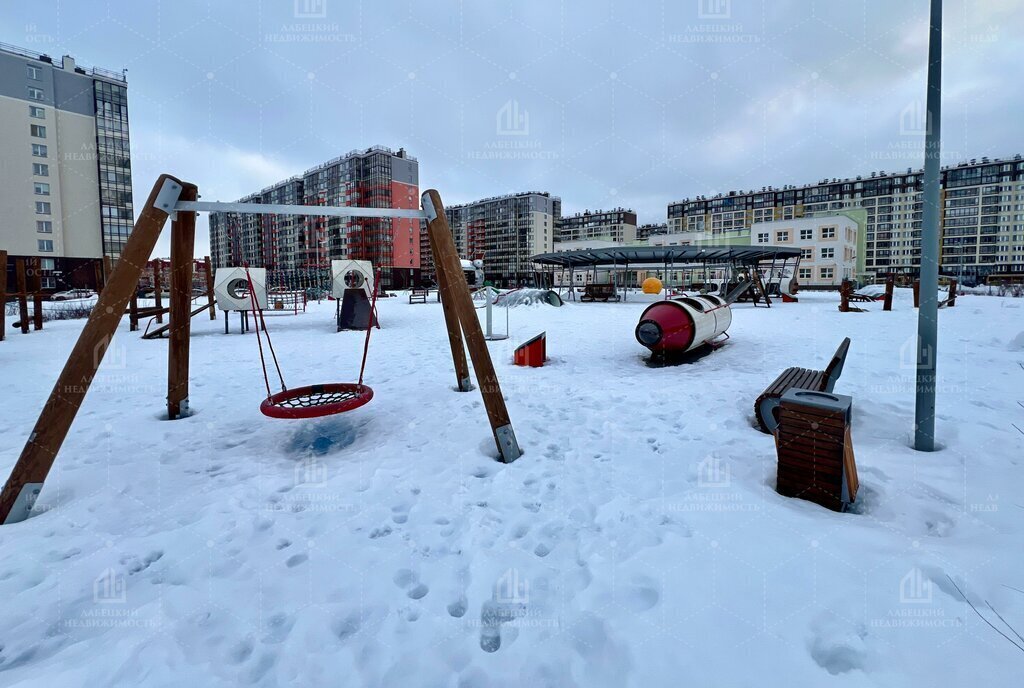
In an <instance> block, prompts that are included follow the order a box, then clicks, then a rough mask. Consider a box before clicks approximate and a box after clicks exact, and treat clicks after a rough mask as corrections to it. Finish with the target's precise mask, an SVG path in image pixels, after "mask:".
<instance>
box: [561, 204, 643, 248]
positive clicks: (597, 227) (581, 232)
mask: <svg viewBox="0 0 1024 688" xmlns="http://www.w3.org/2000/svg"><path fill="white" fill-rule="evenodd" d="M555 237H556V238H555V240H556V241H559V242H562V241H587V240H591V239H598V240H605V241H614V242H615V243H618V244H630V243H633V242H634V241H636V213H635V212H634V211H633V210H629V209H626V208H615V209H614V210H595V211H594V212H590V211H589V210H587V211H584V212H582V213H576V214H575V215H567V216H565V217H563V218H562V219H561V223H560V224H559V226H558V228H557V232H556V235H555Z"/></svg>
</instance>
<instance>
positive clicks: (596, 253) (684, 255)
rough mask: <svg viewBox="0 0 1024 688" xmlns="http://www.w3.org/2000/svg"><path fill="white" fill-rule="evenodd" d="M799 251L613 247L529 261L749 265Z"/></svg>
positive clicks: (576, 264)
mask: <svg viewBox="0 0 1024 688" xmlns="http://www.w3.org/2000/svg"><path fill="white" fill-rule="evenodd" d="M799 257H800V249H799V248H790V247H788V246H628V245H622V246H616V247H614V248H587V249H580V250H578V251H562V252H559V253H541V254H538V255H536V256H533V257H532V258H530V260H531V261H532V262H534V263H538V264H540V265H554V266H557V267H563V268H568V267H591V266H594V265H613V264H615V265H617V264H623V265H624V264H625V263H626V262H628V263H629V264H630V265H664V264H666V263H668V264H671V265H680V264H695V265H701V264H705V263H706V264H709V265H714V264H722V263H740V264H752V263H758V262H761V261H764V260H773V259H776V260H787V259H790V258H799Z"/></svg>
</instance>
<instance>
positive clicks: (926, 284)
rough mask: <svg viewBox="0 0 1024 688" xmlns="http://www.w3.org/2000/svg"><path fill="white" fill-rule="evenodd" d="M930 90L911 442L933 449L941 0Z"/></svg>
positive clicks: (936, 0)
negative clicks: (912, 439)
mask: <svg viewBox="0 0 1024 688" xmlns="http://www.w3.org/2000/svg"><path fill="white" fill-rule="evenodd" d="M928 25H929V37H928V95H927V100H926V108H925V117H926V120H925V123H926V128H925V139H924V189H923V199H922V200H923V213H922V216H921V263H920V268H919V269H920V280H921V285H920V295H921V296H920V298H921V301H920V308H919V310H918V315H917V381H916V391H917V396H916V400H915V408H914V448H915V449H917V450H918V451H933V450H934V449H935V381H936V379H935V374H936V370H935V364H936V358H937V353H938V349H937V345H938V318H939V303H938V291H939V211H940V209H939V203H940V199H939V174H940V169H939V145H940V120H941V109H942V98H941V96H942V0H931V18H930V21H929V22H928Z"/></svg>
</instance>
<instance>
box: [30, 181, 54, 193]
mask: <svg viewBox="0 0 1024 688" xmlns="http://www.w3.org/2000/svg"><path fill="white" fill-rule="evenodd" d="M32 189H33V191H34V192H35V194H36V196H49V195H50V185H49V184H47V183H46V182H36V183H35V184H33V185H32Z"/></svg>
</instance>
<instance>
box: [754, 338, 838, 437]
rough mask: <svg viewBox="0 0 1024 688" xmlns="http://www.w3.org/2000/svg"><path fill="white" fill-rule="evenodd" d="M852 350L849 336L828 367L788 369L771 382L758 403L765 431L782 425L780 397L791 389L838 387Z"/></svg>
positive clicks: (756, 409)
mask: <svg viewBox="0 0 1024 688" xmlns="http://www.w3.org/2000/svg"><path fill="white" fill-rule="evenodd" d="M849 350H850V338H849V337H847V338H846V339H844V340H843V342H842V343H841V344H840V345H839V348H838V349H836V353H835V355H834V356H833V357H832V360H831V361H829V362H828V365H827V366H826V367H825V370H811V369H810V368H786V369H785V370H784V371H782V374H781V375H779V376H778V377H777V378H775V381H774V382H773V383H771V384H770V385H768V388H767V389H765V390H764V391H763V392H761V396H759V397H758V398H757V401H755V402H754V417H755V418H757V424H758V426H759V427H760V429H761V432H767V433H773V432H775V429H776V428H777V427H778V426H779V417H778V408H779V400H780V399H781V398H782V395H783V394H785V393H786V391H787V390H790V389H793V388H796V389H809V390H812V391H814V392H831V391H832V390H833V388H835V386H836V381H837V380H839V376H840V375H842V374H843V364H844V363H845V362H846V354H847V353H848V352H849Z"/></svg>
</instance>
